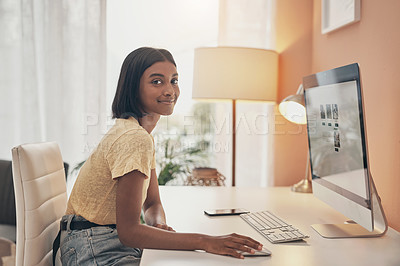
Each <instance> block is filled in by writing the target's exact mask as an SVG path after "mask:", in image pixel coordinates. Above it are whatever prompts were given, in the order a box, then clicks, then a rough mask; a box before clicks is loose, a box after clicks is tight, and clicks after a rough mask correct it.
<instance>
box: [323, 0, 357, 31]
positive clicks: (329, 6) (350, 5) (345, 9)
mask: <svg viewBox="0 0 400 266" xmlns="http://www.w3.org/2000/svg"><path fill="white" fill-rule="evenodd" d="M321 2H322V10H321V32H322V34H326V33H329V32H332V31H335V30H337V29H339V28H342V27H344V26H347V25H350V24H353V23H355V22H357V21H359V20H360V4H361V3H360V2H361V0H321Z"/></svg>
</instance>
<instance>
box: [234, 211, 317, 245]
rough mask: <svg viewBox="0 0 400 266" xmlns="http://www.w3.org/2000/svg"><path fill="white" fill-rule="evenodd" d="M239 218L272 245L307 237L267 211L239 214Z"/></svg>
mask: <svg viewBox="0 0 400 266" xmlns="http://www.w3.org/2000/svg"><path fill="white" fill-rule="evenodd" d="M240 217H242V218H243V220H245V221H246V222H247V223H248V224H250V225H251V226H252V227H253V228H254V229H256V230H257V231H258V232H259V233H260V234H262V235H263V236H264V237H265V238H266V239H268V241H270V242H271V243H273V244H275V243H283V242H291V241H297V240H302V239H305V238H308V237H309V236H308V235H305V234H303V233H301V232H300V231H299V229H297V228H295V227H293V226H292V225H290V224H288V223H286V222H285V221H283V220H282V219H280V218H278V217H277V216H276V215H274V214H272V213H271V212H269V211H261V212H251V213H246V214H241V215H240Z"/></svg>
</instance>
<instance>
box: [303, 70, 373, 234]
mask: <svg viewBox="0 0 400 266" xmlns="http://www.w3.org/2000/svg"><path fill="white" fill-rule="evenodd" d="M303 86H304V89H305V91H304V97H305V104H306V113H307V131H308V140H309V152H310V166H311V173H312V180H313V190H314V191H313V192H314V194H315V195H316V196H317V197H318V198H320V199H322V200H323V201H325V202H326V203H328V204H330V205H331V206H333V207H334V208H335V209H337V210H339V211H340V212H342V213H343V214H344V215H346V216H347V217H348V218H350V219H353V220H354V221H356V222H357V223H359V224H360V225H362V226H364V227H365V228H367V229H368V230H372V228H373V219H372V212H371V190H370V178H369V170H368V158H367V146H366V136H365V128H364V114H363V106H362V93H361V83H360V75H359V68H358V64H351V65H347V66H344V67H340V68H336V69H332V70H328V71H324V72H320V73H317V74H313V75H310V76H307V77H304V79H303Z"/></svg>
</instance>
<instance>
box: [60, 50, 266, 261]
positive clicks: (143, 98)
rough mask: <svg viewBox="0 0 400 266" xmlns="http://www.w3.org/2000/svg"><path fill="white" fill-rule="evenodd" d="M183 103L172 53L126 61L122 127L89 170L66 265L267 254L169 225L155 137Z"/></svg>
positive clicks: (80, 183)
mask: <svg viewBox="0 0 400 266" xmlns="http://www.w3.org/2000/svg"><path fill="white" fill-rule="evenodd" d="M178 98H179V86H178V73H177V70H176V64H175V61H174V59H173V57H172V55H171V54H170V53H169V52H168V51H167V50H164V49H154V48H149V47H143V48H139V49H137V50H135V51H133V52H132V53H130V54H129V55H128V56H127V57H126V59H125V61H124V63H123V65H122V69H121V73H120V77H119V81H118V87H117V91H116V94H115V98H114V102H113V104H112V111H113V118H116V123H115V125H114V126H113V127H112V128H111V129H110V131H109V132H108V133H107V134H106V136H105V137H104V138H103V139H102V140H101V142H100V143H99V145H98V146H97V148H96V149H95V150H94V151H93V153H92V154H91V155H90V157H89V158H88V160H87V161H86V162H85V164H84V165H83V167H82V169H81V171H80V173H79V176H78V178H77V180H76V182H75V185H74V188H73V190H72V193H71V196H70V198H69V201H68V207H67V211H66V215H65V216H64V217H63V218H62V222H61V247H60V249H61V260H62V263H63V265H122V264H128V265H132V264H135V263H137V264H139V261H140V257H141V252H142V249H143V248H150V249H151V248H153V249H174V250H205V251H207V252H210V253H214V254H221V255H230V256H233V257H236V258H243V256H242V255H241V254H240V253H239V252H240V251H245V252H251V253H253V252H254V250H255V249H256V250H260V249H261V244H260V243H259V242H257V241H255V240H253V239H251V238H249V237H246V236H241V235H237V234H231V235H226V236H208V235H203V234H188V233H177V232H175V231H174V230H173V229H172V228H171V227H169V226H168V225H167V223H166V220H165V214H164V210H163V207H162V204H161V201H160V196H159V191H158V182H157V176H156V172H155V166H156V165H155V157H154V153H155V148H154V141H153V137H152V136H151V135H150V133H151V131H152V130H153V129H154V127H155V126H156V124H157V121H158V120H159V118H160V116H161V115H170V114H172V112H173V109H174V106H175V104H176V101H177V100H178ZM142 210H143V213H144V218H145V221H146V224H141V223H140V215H141V212H142Z"/></svg>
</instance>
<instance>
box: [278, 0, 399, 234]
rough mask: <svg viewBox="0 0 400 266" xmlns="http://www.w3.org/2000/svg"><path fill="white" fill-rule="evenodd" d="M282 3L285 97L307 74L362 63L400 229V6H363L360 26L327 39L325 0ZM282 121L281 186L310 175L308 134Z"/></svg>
mask: <svg viewBox="0 0 400 266" xmlns="http://www.w3.org/2000/svg"><path fill="white" fill-rule="evenodd" d="M277 2H278V3H277V4H278V6H277V27H278V29H277V50H278V52H279V53H280V61H279V63H280V67H279V71H280V77H279V99H280V100H281V99H283V98H284V97H286V96H288V95H289V94H293V93H295V91H296V89H297V86H298V84H299V83H300V82H301V78H302V76H304V75H307V74H310V73H314V72H319V71H323V70H327V69H330V68H334V67H338V66H342V65H346V64H349V63H353V62H357V63H359V64H360V71H361V75H362V85H363V91H364V105H365V112H366V123H367V134H368V148H369V159H370V165H371V172H372V175H373V178H374V180H375V184H376V186H377V189H378V192H379V194H380V196H381V199H382V204H383V207H384V209H385V212H386V216H387V218H388V221H389V225H390V226H391V227H393V228H394V229H396V230H398V231H400V122H399V120H400V119H399V115H400V103H399V102H397V101H399V100H400V74H398V72H399V70H400V51H399V49H400V31H399V29H398V27H399V25H400V16H399V14H398V13H399V12H398V11H399V10H400V1H398V0H386V1H361V21H360V22H357V23H355V24H353V25H349V26H346V27H344V28H341V29H339V30H337V31H335V32H332V33H329V34H324V35H323V34H321V0H302V1H295V0H279V1H277ZM276 117H277V119H276V121H277V122H276V123H277V125H276V132H277V133H276V135H275V139H276V144H275V159H276V163H275V176H276V179H275V185H291V184H293V183H295V182H296V181H298V180H300V179H301V178H302V177H303V176H304V174H303V172H304V169H305V160H306V152H307V139H306V135H305V129H304V130H299V131H298V133H297V134H294V133H293V129H294V128H295V129H299V127H296V126H294V125H291V124H290V123H289V122H286V121H284V120H283V118H281V117H280V116H279V115H278V114H277V115H276ZM278 129H279V130H278ZM300 129H302V128H300ZM282 132H284V133H282ZM290 132H292V134H291V133H290Z"/></svg>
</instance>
